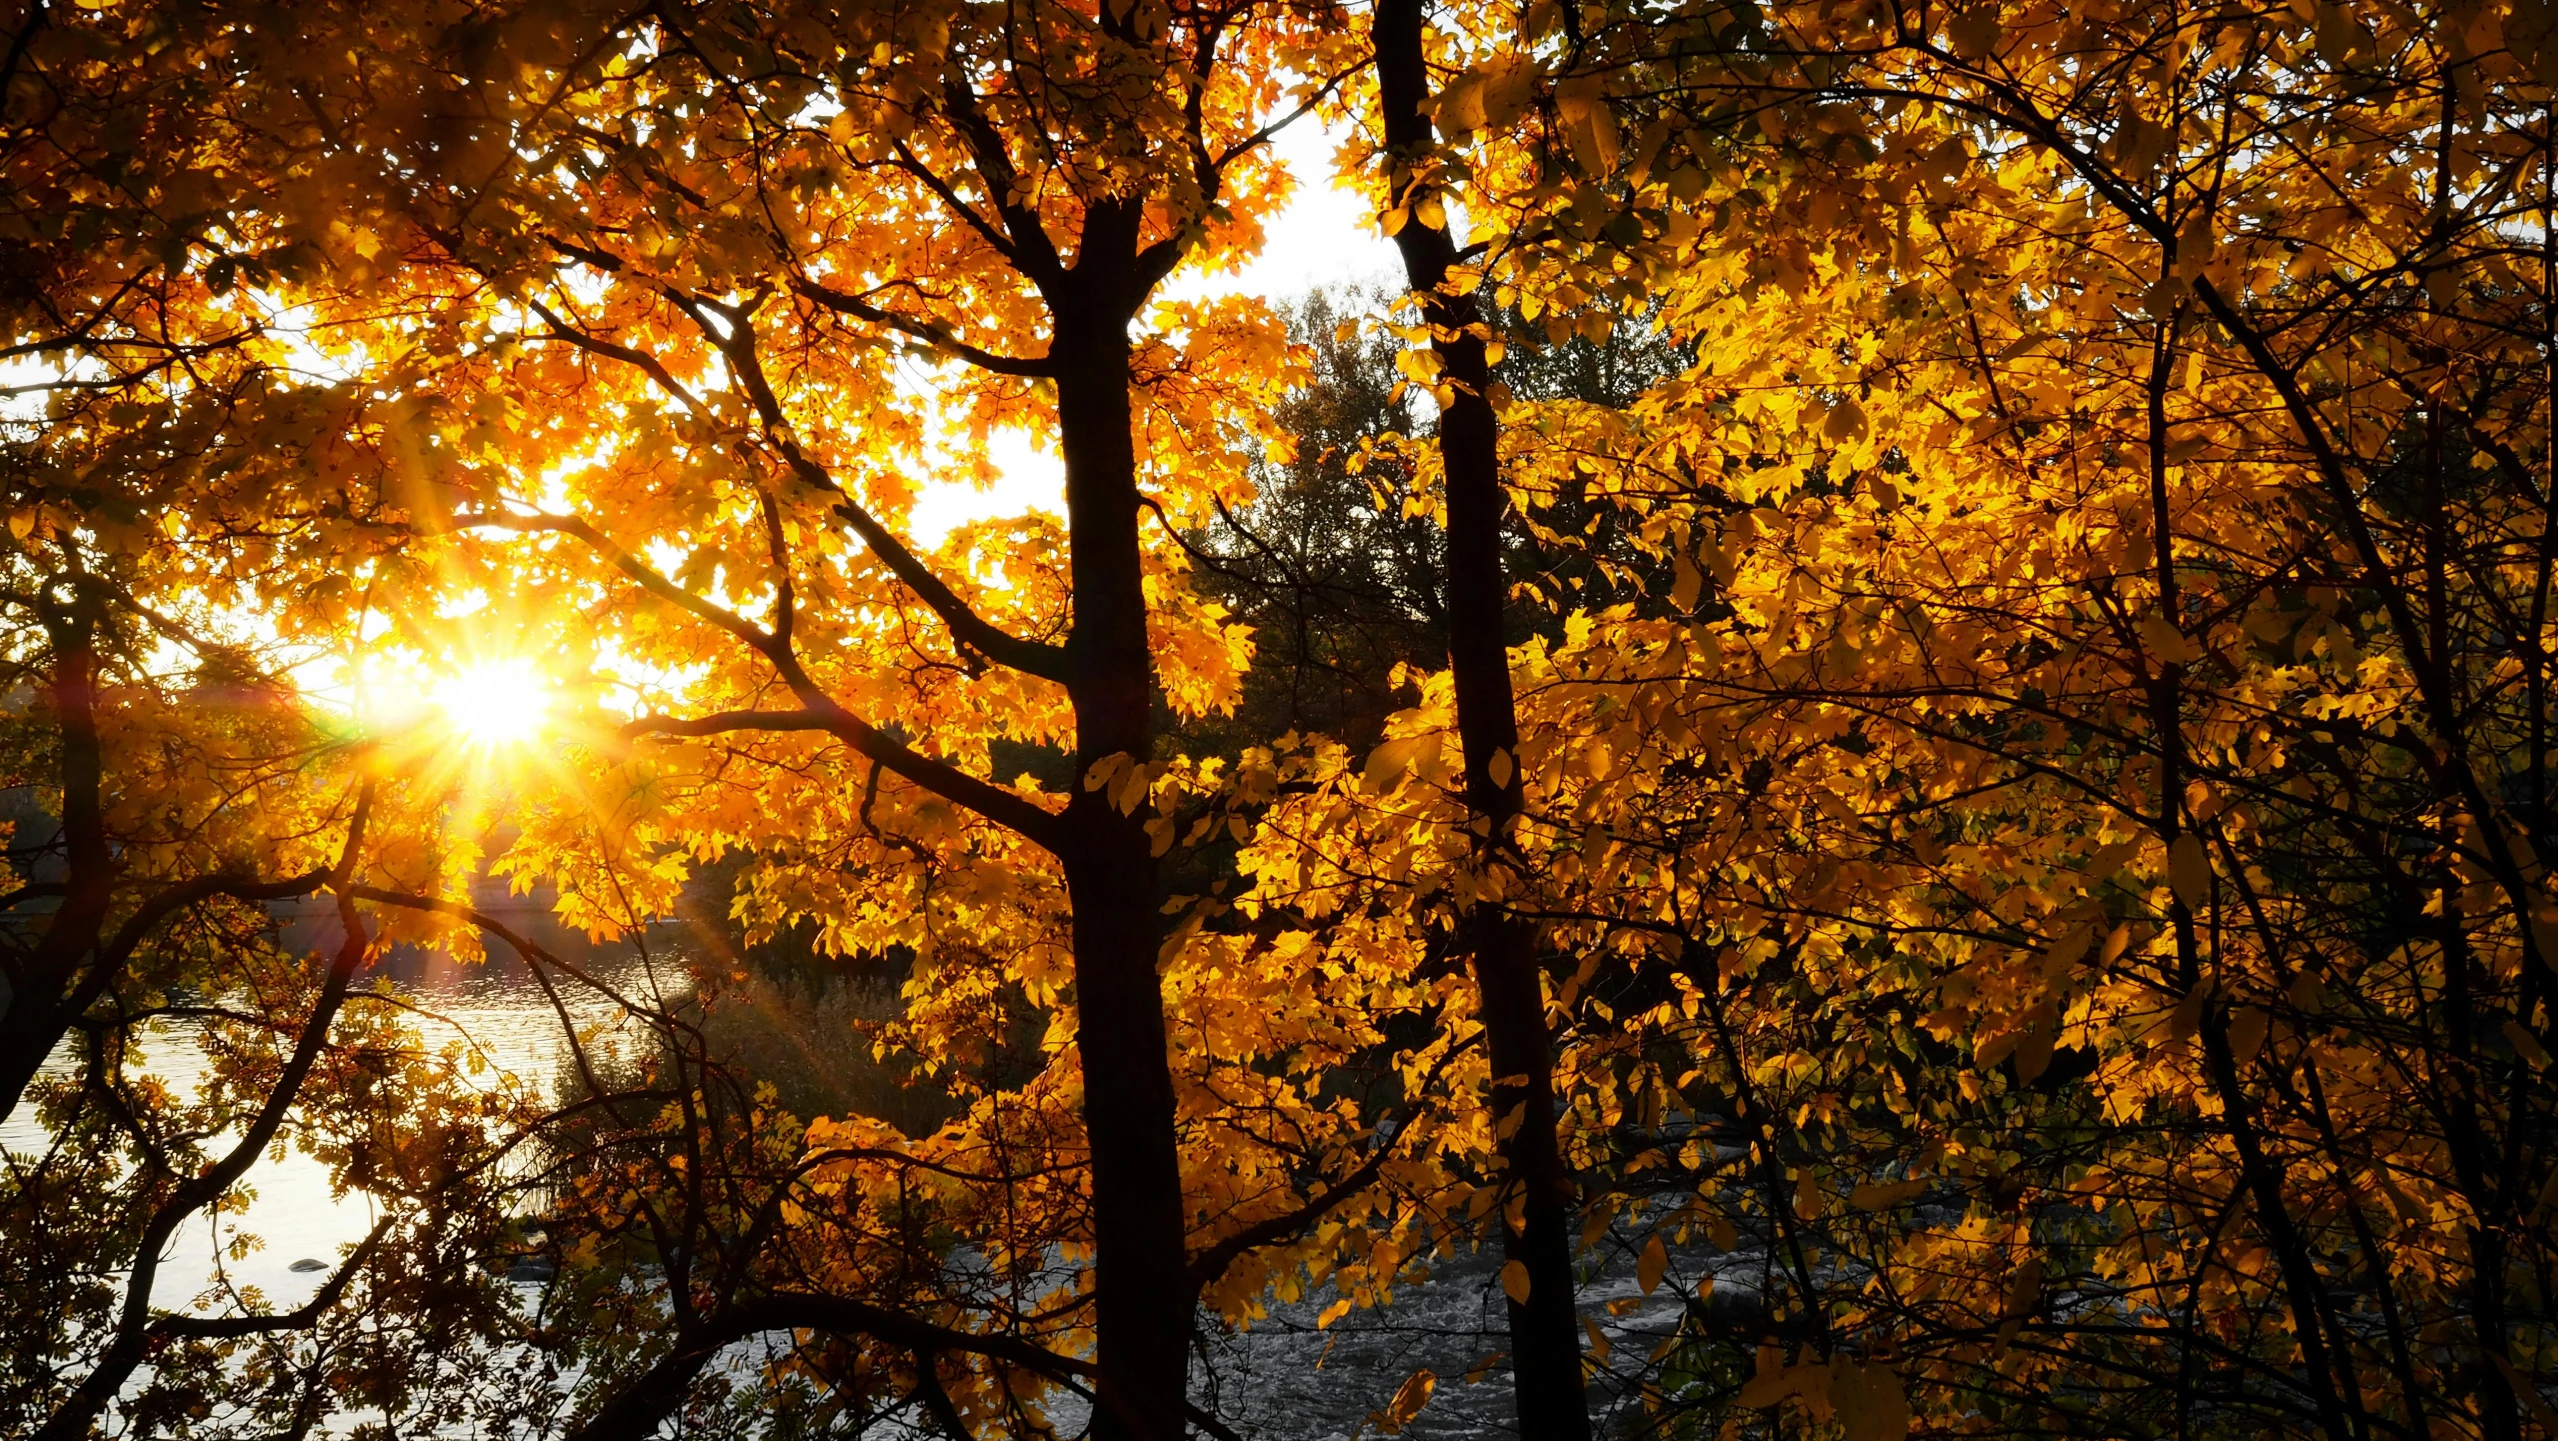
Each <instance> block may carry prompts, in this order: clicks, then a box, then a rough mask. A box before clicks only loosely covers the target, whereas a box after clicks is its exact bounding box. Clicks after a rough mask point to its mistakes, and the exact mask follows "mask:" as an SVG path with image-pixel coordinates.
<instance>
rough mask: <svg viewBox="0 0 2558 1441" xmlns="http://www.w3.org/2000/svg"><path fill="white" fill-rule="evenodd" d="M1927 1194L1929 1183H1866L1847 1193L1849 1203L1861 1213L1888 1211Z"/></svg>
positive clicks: (1911, 1181)
mask: <svg viewBox="0 0 2558 1441" xmlns="http://www.w3.org/2000/svg"><path fill="white" fill-rule="evenodd" d="M1926 1194H1927V1182H1925V1181H1921V1180H1915V1179H1913V1180H1907V1181H1864V1182H1860V1183H1858V1185H1857V1187H1856V1189H1854V1190H1852V1191H1850V1192H1848V1193H1847V1203H1848V1204H1849V1205H1851V1206H1854V1207H1855V1208H1856V1209H1858V1210H1860V1211H1888V1210H1890V1209H1891V1208H1892V1207H1894V1206H1898V1205H1900V1204H1901V1203H1902V1202H1904V1201H1910V1200H1915V1199H1916V1198H1918V1197H1920V1196H1923V1195H1926Z"/></svg>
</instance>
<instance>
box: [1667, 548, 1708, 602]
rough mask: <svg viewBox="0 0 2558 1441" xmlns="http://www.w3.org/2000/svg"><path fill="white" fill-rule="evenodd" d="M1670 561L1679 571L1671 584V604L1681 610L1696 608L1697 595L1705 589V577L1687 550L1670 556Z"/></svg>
mask: <svg viewBox="0 0 2558 1441" xmlns="http://www.w3.org/2000/svg"><path fill="white" fill-rule="evenodd" d="M1670 563H1671V565H1672V567H1673V568H1674V569H1675V571H1676V573H1677V579H1676V580H1674V581H1672V582H1671V585H1670V604H1671V605H1672V606H1674V607H1676V608H1677V609H1679V610H1681V611H1691V610H1694V609H1696V600H1697V595H1698V594H1699V593H1700V592H1701V591H1703V590H1704V589H1705V577H1704V576H1703V575H1702V574H1700V573H1699V572H1698V570H1697V568H1696V562H1695V561H1692V560H1690V559H1688V557H1687V553H1686V552H1685V551H1681V552H1679V553H1678V554H1676V555H1673V556H1672V557H1670Z"/></svg>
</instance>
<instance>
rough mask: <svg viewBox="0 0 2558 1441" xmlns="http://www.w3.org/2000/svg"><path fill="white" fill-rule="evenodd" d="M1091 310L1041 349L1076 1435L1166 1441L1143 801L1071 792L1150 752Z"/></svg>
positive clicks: (1109, 393) (1139, 640) (1132, 533)
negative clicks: (1055, 463)
mask: <svg viewBox="0 0 2558 1441" xmlns="http://www.w3.org/2000/svg"><path fill="white" fill-rule="evenodd" d="M1080 278H1081V277H1079V279H1080ZM1079 288H1081V287H1079ZM1091 288H1092V289H1096V290H1102V291H1103V292H1104V293H1105V294H1106V293H1107V292H1108V289H1109V287H1106V286H1102V285H1095V286H1092V287H1091ZM1095 310H1096V311H1097V312H1099V313H1097V314H1094V315H1091V316H1089V317H1088V316H1085V315H1081V314H1077V313H1075V312H1074V311H1072V310H1064V311H1063V312H1062V313H1061V314H1060V315H1059V316H1058V327H1057V344H1056V347H1055V351H1054V353H1055V354H1058V355H1060V356H1062V357H1063V358H1064V363H1063V364H1062V365H1061V366H1060V368H1059V372H1058V380H1057V413H1058V431H1059V439H1060V444H1061V448H1062V450H1063V451H1064V456H1065V462H1066V509H1067V526H1068V531H1069V538H1070V541H1071V543H1072V545H1073V560H1074V580H1073V585H1074V602H1075V625H1074V632H1073V635H1072V636H1071V637H1070V639H1069V640H1068V642H1067V649H1068V652H1069V658H1070V664H1071V666H1072V668H1073V673H1074V679H1073V681H1072V682H1071V683H1070V684H1069V686H1068V691H1069V693H1070V695H1071V696H1072V699H1073V701H1074V707H1075V741H1076V755H1075V764H1076V771H1077V775H1078V778H1079V780H1078V784H1077V785H1076V787H1075V791H1074V796H1073V799H1072V800H1071V801H1070V802H1069V803H1068V805H1067V808H1066V825H1067V832H1068V835H1069V836H1070V837H1071V844H1070V846H1069V851H1068V859H1067V863H1066V886H1067V891H1068V894H1069V898H1070V900H1071V901H1072V904H1073V906H1074V947H1075V1006H1076V1015H1077V1026H1078V1029H1077V1033H1076V1041H1077V1045H1078V1048H1079V1050H1080V1051H1081V1054H1082V1059H1083V1072H1084V1100H1083V1112H1084V1129H1085V1132H1086V1134H1087V1136H1088V1137H1089V1138H1090V1141H1091V1144H1092V1209H1093V1245H1094V1257H1093V1286H1094V1289H1095V1291H1096V1293H1097V1295H1098V1301H1097V1304H1096V1317H1095V1324H1096V1328H1097V1334H1098V1341H1097V1343H1096V1351H1097V1354H1096V1355H1095V1358H1094V1359H1095V1362H1096V1364H1097V1366H1098V1369H1099V1372H1100V1376H1099V1383H1100V1384H1099V1395H1100V1399H1101V1407H1100V1411H1101V1414H1100V1415H1099V1416H1097V1417H1096V1418H1095V1422H1094V1425H1095V1431H1096V1434H1098V1435H1099V1436H1101V1437H1103V1438H1105V1441H1177V1438H1178V1437H1180V1436H1181V1434H1182V1407H1183V1402H1184V1400H1185V1398H1186V1395H1187V1392H1188V1387H1189V1377H1190V1364H1189V1348H1190V1333H1191V1309H1192V1301H1193V1294H1192V1290H1191V1286H1190V1282H1189V1279H1188V1253H1187V1250H1186V1246H1185V1236H1184V1232H1185V1229H1186V1228H1185V1226H1184V1216H1185V1211H1184V1208H1183V1205H1182V1198H1181V1159H1180V1155H1179V1151H1178V1148H1177V1145H1176V1141H1175V1135H1174V1129H1173V1088H1172V1068H1171V1064H1170V1061H1169V1060H1168V1058H1167V1056H1166V1052H1165V1029H1164V1005H1163V990H1162V986H1161V984H1160V982H1159V981H1158V979H1157V976H1156V973H1155V952H1156V947H1157V946H1158V944H1159V943H1160V940H1161V937H1160V934H1159V931H1160V926H1159V924H1158V919H1157V915H1156V907H1157V905H1158V904H1159V902H1160V899H1161V898H1160V896H1159V895H1158V894H1157V889H1158V887H1157V883H1156V874H1155V871H1156V867H1155V861H1154V857H1153V850H1152V844H1151V842H1150V839H1149V838H1148V836H1147V834H1146V829H1145V822H1146V808H1145V806H1144V805H1143V803H1142V802H1141V803H1140V804H1138V805H1137V806H1135V807H1134V808H1133V811H1132V812H1131V813H1122V812H1121V811H1120V810H1119V808H1118V807H1117V806H1115V805H1114V804H1112V802H1111V799H1110V794H1111V791H1110V789H1108V788H1105V789H1102V790H1087V789H1085V788H1083V786H1082V785H1081V784H1080V777H1081V776H1082V775H1083V774H1085V773H1088V772H1089V771H1090V770H1091V768H1092V767H1093V766H1094V765H1095V764H1097V763H1100V762H1102V761H1106V760H1108V759H1110V758H1111V757H1113V756H1122V755H1124V756H1127V757H1129V758H1130V760H1131V761H1132V762H1134V763H1136V764H1140V765H1142V764H1144V763H1145V762H1147V761H1148V760H1150V759H1152V751H1153V745H1154V726H1153V712H1154V673H1153V667H1152V663H1151V660H1150V658H1149V653H1148V651H1147V646H1146V598H1145V588H1144V575H1143V571H1142V569H1141V565H1140V561H1139V557H1138V547H1137V463H1136V453H1135V443H1134V439H1133V437H1132V436H1131V434H1130V421H1131V415H1130V403H1129V376H1128V342H1127V318H1126V317H1125V315H1122V314H1118V313H1116V311H1117V307H1115V306H1110V305H1101V306H1096V307H1095Z"/></svg>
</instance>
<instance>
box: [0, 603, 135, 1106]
mask: <svg viewBox="0 0 2558 1441" xmlns="http://www.w3.org/2000/svg"><path fill="white" fill-rule="evenodd" d="M62 588H63V589H65V590H68V591H69V592H70V594H69V597H68V599H67V600H56V599H54V598H53V597H52V595H51V594H49V593H48V594H47V595H46V597H45V598H44V599H43V600H42V601H40V602H39V604H38V609H39V611H40V612H41V613H42V614H43V618H44V624H45V630H46V632H47V635H48V639H49V640H50V642H51V644H52V647H53V676H52V679H51V681H50V682H49V683H48V684H47V686H46V687H45V690H46V698H47V699H48V700H49V701H50V702H51V703H52V707H53V715H54V724H55V726H56V727H57V728H58V729H59V731H60V733H61V738H62V759H61V772H60V774H61V784H62V847H63V863H64V872H63V894H62V904H61V906H60V907H58V908H57V909H56V910H55V911H54V913H53V916H52V918H51V920H50V921H49V922H48V923H47V924H46V926H45V930H44V934H43V936H42V937H41V938H39V939H38V940H37V942H36V944H35V948H34V952H33V954H31V955H30V956H28V958H27V960H26V962H25V963H24V964H23V966H21V967H20V968H19V970H18V973H17V974H16V975H14V976H12V977H11V978H10V981H11V984H10V987H9V998H8V1001H7V1004H6V1005H5V1007H0V1120H5V1119H7V1118H8V1116H9V1113H10V1112H12V1111H14V1110H16V1109H17V1106H18V1099H19V1097H21V1096H23V1095H24V1094H25V1093H26V1089H27V1085H28V1083H29V1082H31V1081H33V1080H34V1079H35V1075H36V1072H37V1071H38V1070H39V1069H41V1068H42V1067H43V1065H44V1063H45V1059H46V1058H47V1057H48V1056H51V1055H52V1054H53V1048H54V1047H55V1046H56V1045H58V1044H60V1043H61V1040H62V1037H63V1034H64V1032H66V1031H68V1030H69V1029H70V1027H71V1023H72V1022H73V1021H74V1020H76V1019H78V1017H77V1014H76V1012H75V1010H74V1009H73V1007H72V1006H71V1005H70V1004H69V1003H70V1001H71V1000H72V998H73V992H74V990H75V982H76V981H77V980H78V979H79V970H80V960H81V958H82V957H83V956H88V955H91V954H93V953H94V952H95V951H96V950H97V946H98V936H99V933H100V929H101V927H102V926H103V925H104V923H105V921H106V915H107V907H108V902H109V901H110V900H111V899H112V898H113V894H114V883H115V858H114V856H113V854H112V853H111V852H110V850H109V848H108V846H107V837H106V821H105V813H104V806H103V801H102V798H101V794H100V792H101V789H102V787H103V784H104V774H105V771H104V762H103V761H102V760H101V758H100V757H101V753H100V750H99V744H98V710H97V706H98V652H97V632H98V622H99V615H98V605H97V600H96V597H95V596H94V595H93V594H91V593H90V592H89V591H88V590H86V589H85V588H82V587H81V586H80V585H79V583H78V582H77V581H73V582H69V583H66V584H63V585H62Z"/></svg>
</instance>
